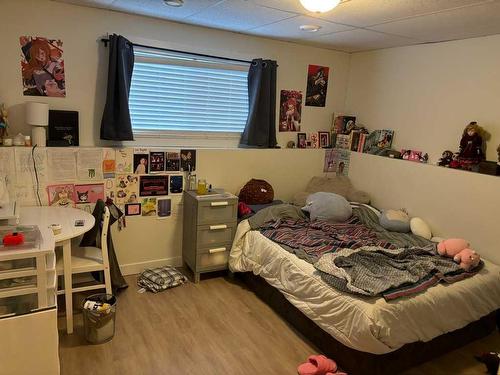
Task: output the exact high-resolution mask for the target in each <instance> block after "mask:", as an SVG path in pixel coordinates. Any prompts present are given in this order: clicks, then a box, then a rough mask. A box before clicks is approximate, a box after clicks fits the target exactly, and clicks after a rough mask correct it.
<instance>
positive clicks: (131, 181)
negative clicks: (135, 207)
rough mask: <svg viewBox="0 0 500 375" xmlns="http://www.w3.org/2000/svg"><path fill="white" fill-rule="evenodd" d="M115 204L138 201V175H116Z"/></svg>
mask: <svg viewBox="0 0 500 375" xmlns="http://www.w3.org/2000/svg"><path fill="white" fill-rule="evenodd" d="M115 184H116V188H115V191H116V193H115V194H116V199H115V200H116V204H126V203H138V197H139V177H137V176H136V175H133V174H122V175H117V176H116V181H115Z"/></svg>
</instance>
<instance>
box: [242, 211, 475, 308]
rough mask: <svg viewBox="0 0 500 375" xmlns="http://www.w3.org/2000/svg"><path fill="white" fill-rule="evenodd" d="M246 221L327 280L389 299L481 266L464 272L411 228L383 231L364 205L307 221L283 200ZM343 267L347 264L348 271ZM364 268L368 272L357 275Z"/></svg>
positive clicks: (352, 290) (341, 287) (455, 278)
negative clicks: (340, 215)
mask: <svg viewBox="0 0 500 375" xmlns="http://www.w3.org/2000/svg"><path fill="white" fill-rule="evenodd" d="M249 222H250V226H251V228H252V229H254V230H259V231H260V232H261V233H262V234H263V235H264V236H265V237H267V238H269V239H270V240H272V241H274V242H276V243H278V244H280V245H281V247H283V248H284V249H285V250H287V251H289V252H291V253H293V254H295V255H297V256H298V257H299V258H302V259H304V260H306V261H307V262H309V263H311V264H313V265H315V267H316V269H317V272H318V273H319V274H320V276H321V278H322V279H323V281H325V282H326V283H327V284H329V285H330V286H332V287H334V288H336V289H339V290H341V291H345V292H349V293H356V294H360V295H366V296H374V295H382V296H383V297H384V298H385V299H386V300H390V299H394V298H399V297H402V296H407V295H411V294H414V293H417V292H420V291H422V290H425V289H427V288H429V287H430V286H432V285H435V284H437V283H439V282H440V281H445V282H449V283H450V282H454V281H458V280H461V279H463V278H465V277H469V276H471V275H473V274H474V273H475V272H477V271H478V270H479V269H480V267H478V268H476V270H474V272H471V273H467V272H464V271H463V270H462V269H460V268H459V267H458V265H457V264H455V263H454V262H453V261H452V260H451V259H447V258H442V257H440V256H439V255H435V254H436V252H435V249H436V244H435V243H433V242H431V241H429V240H426V239H425V238H422V237H419V236H415V235H413V234H411V233H397V232H390V231H387V230H386V229H384V228H383V227H382V226H380V224H379V220H378V216H377V214H376V213H375V212H374V211H373V210H372V209H370V208H368V207H365V206H357V207H354V208H353V216H352V217H351V218H350V219H349V220H347V221H346V222H342V223H330V222H327V221H322V220H317V221H309V220H308V219H307V217H305V216H304V214H303V212H301V211H300V209H299V208H297V207H294V206H291V205H285V204H283V205H278V206H274V207H273V208H269V209H264V210H263V211H260V212H259V213H258V214H257V215H255V216H254V217H252V218H251V219H250V220H249ZM357 249H358V250H357ZM409 249H411V250H409ZM373 250H374V252H373ZM346 252H347V253H346ZM358 253H359V254H358ZM346 254H348V255H351V254H358V255H352V257H349V258H346V259H342V260H339V263H338V264H337V263H333V259H336V258H337V256H341V255H342V256H344V258H345V255H346ZM375 254H377V255H375ZM394 254H399V255H394ZM429 254H433V255H432V257H434V259H433V260H429V258H428V255H429ZM394 257H395V258H396V260H395V258H394ZM426 257H427V258H426ZM374 258H376V259H377V260H376V261H374ZM423 258H426V261H425V262H424V261H423ZM339 259H340V258H339ZM342 262H344V263H342ZM370 262H374V263H370ZM340 264H342V266H340ZM382 264H383V267H380V265H382ZM341 269H345V270H347V269H348V270H349V272H350V273H351V274H350V276H349V273H348V272H347V271H345V270H344V271H343V270H341ZM365 274H366V275H370V276H371V277H372V278H370V277H366V278H363V277H362V278H360V276H361V275H365ZM417 274H418V276H417ZM352 279H355V280H357V281H356V282H352ZM361 280H363V281H361ZM364 282H366V284H363V283H364ZM360 283H361V284H360ZM370 283H374V284H371V285H370Z"/></svg>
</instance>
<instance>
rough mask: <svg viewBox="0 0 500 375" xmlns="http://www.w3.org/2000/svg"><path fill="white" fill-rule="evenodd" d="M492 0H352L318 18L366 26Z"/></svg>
mask: <svg viewBox="0 0 500 375" xmlns="http://www.w3.org/2000/svg"><path fill="white" fill-rule="evenodd" d="M297 1H298V0H297ZM491 1H495V0H350V1H347V2H344V3H340V4H339V6H337V7H336V8H335V9H333V10H331V11H330V12H328V13H324V14H319V15H317V17H320V18H323V19H326V20H329V21H332V22H337V23H343V24H347V25H353V26H358V27H365V26H370V25H376V24H380V23H383V22H388V21H393V20H399V19H401V18H407V17H414V16H419V15H422V14H429V13H433V12H439V11H443V10H446V9H453V8H458V7H464V6H470V5H475V4H480V3H485V2H491Z"/></svg>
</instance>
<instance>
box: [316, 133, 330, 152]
mask: <svg viewBox="0 0 500 375" xmlns="http://www.w3.org/2000/svg"><path fill="white" fill-rule="evenodd" d="M318 139H319V148H330V133H329V132H318Z"/></svg>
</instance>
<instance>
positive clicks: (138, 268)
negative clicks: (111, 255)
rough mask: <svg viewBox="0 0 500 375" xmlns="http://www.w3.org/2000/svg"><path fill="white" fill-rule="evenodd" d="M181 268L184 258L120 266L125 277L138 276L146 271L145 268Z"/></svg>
mask: <svg viewBox="0 0 500 375" xmlns="http://www.w3.org/2000/svg"><path fill="white" fill-rule="evenodd" d="M167 264H168V265H169V266H174V267H180V266H182V257H172V258H162V259H155V260H148V261H146V262H138V263H128V264H122V265H120V270H121V271H122V274H123V275H136V274H138V273H141V272H142V271H144V269H145V268H155V267H161V266H164V265H167Z"/></svg>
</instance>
